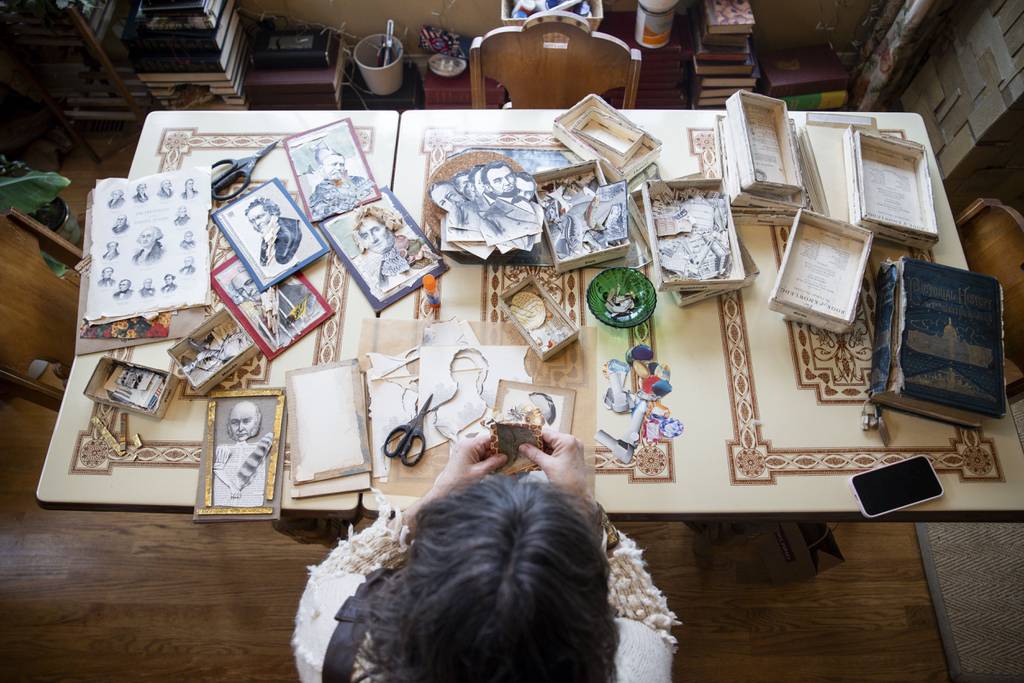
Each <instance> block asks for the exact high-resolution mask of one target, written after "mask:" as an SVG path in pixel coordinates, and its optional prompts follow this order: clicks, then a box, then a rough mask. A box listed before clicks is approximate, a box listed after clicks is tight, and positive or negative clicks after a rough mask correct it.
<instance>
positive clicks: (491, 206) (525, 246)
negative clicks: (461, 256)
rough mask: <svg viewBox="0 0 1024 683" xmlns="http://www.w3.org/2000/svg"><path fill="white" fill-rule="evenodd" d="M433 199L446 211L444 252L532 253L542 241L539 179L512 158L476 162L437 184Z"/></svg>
mask: <svg viewBox="0 0 1024 683" xmlns="http://www.w3.org/2000/svg"><path fill="white" fill-rule="evenodd" d="M430 198H431V199H432V200H433V201H434V203H435V204H437V205H438V206H439V207H441V209H443V210H444V211H445V217H444V219H443V220H442V221H441V250H442V251H447V252H459V251H462V252H466V253H468V254H472V255H473V256H476V257H477V258H480V259H486V258H487V257H488V256H490V255H491V254H492V253H494V251H495V250H497V251H498V252H500V253H502V254H507V253H509V252H511V251H514V250H516V249H521V250H523V251H530V250H531V249H533V247H534V246H535V245H536V244H537V242H539V241H540V239H541V229H542V226H543V224H544V212H543V210H542V209H541V207H540V204H539V203H538V202H537V183H536V181H534V179H533V176H532V175H530V174H529V173H526V172H525V171H518V172H517V171H515V170H514V168H513V162H512V160H511V159H507V160H500V159H499V160H496V161H492V162H490V163H486V164H478V165H476V166H473V167H471V168H469V169H467V170H465V171H461V172H459V173H457V174H455V176H454V177H452V178H451V179H450V180H443V181H440V182H437V183H434V184H433V185H432V186H431V187H430Z"/></svg>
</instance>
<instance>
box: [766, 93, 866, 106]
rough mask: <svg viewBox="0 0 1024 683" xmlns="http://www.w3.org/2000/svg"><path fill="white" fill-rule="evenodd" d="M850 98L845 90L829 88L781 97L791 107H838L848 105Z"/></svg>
mask: <svg viewBox="0 0 1024 683" xmlns="http://www.w3.org/2000/svg"><path fill="white" fill-rule="evenodd" d="M848 98H849V96H848V95H847V92H846V91H845V90H829V91H828V92H816V93H811V94H809V95H787V96H786V97H782V98H780V99H781V100H782V101H783V102H785V103H786V106H788V107H789V108H790V109H838V108H839V107H843V106H846V102H847V100H848Z"/></svg>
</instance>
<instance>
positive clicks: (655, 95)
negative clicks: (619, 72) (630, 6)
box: [600, 11, 693, 109]
mask: <svg viewBox="0 0 1024 683" xmlns="http://www.w3.org/2000/svg"><path fill="white" fill-rule="evenodd" d="M635 29H636V12H634V11H628V12H606V13H605V16H604V21H603V22H601V29H600V30H601V32H602V33H608V34H610V35H613V36H615V37H616V38H618V39H619V40H621V41H622V42H624V43H626V45H628V46H629V47H631V48H634V49H637V50H640V53H641V57H642V59H643V61H642V62H641V64H642V68H641V69H640V83H639V85H638V86H637V92H636V108H637V109H685V108H686V107H687V106H689V105H688V100H689V95H688V89H687V86H686V65H687V64H689V63H690V59H691V58H692V57H693V44H692V42H691V39H690V24H689V21H688V19H687V17H686V15H685V14H677V15H676V17H675V21H674V22H673V24H672V34H671V35H670V36H669V39H668V43H666V44H665V45H663V46H662V47H659V48H657V49H651V48H648V47H644V46H643V45H640V44H639V43H637V42H636V38H635V37H634V34H635ZM605 99H606V100H608V102H609V103H611V104H612V105H613V106H615V107H621V106H622V89H621V88H619V89H616V90H613V91H611V92H609V93H606V95H605Z"/></svg>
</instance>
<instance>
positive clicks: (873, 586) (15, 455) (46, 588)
mask: <svg viewBox="0 0 1024 683" xmlns="http://www.w3.org/2000/svg"><path fill="white" fill-rule="evenodd" d="M55 419H56V414H55V413H52V412H50V411H47V410H45V409H42V408H38V407H36V406H34V405H32V404H29V403H26V402H24V401H20V400H13V401H9V402H4V401H0V432H2V433H5V434H8V435H9V437H8V438H9V445H8V447H7V448H6V449H5V452H4V455H3V476H2V477H0V613H2V614H3V615H4V619H3V620H2V622H0V662H2V664H0V679H4V680H11V679H16V680H21V679H48V680H52V679H58V678H59V679H62V680H135V679H138V678H143V677H146V678H152V679H157V680H168V679H178V680H189V681H192V680H211V679H218V680H224V681H284V680H292V679H293V678H294V668H293V664H292V659H291V650H290V648H289V644H288V643H289V639H290V636H291V628H292V619H293V615H294V612H295V607H296V604H297V602H298V598H299V595H300V593H301V591H302V587H303V585H304V582H305V576H306V571H305V568H306V567H307V566H308V565H310V564H315V563H317V562H319V561H320V560H321V559H322V558H323V557H324V555H325V554H326V549H325V548H324V547H323V546H318V545H303V544H300V543H297V542H295V541H293V540H291V539H290V538H287V537H285V536H283V535H281V534H278V533H277V532H275V531H273V529H271V527H270V525H269V524H265V523H240V524H219V525H195V524H193V523H192V520H191V518H190V517H188V516H187V515H169V514H128V513H113V512H70V511H54V510H42V509H40V508H39V507H38V506H37V505H36V502H35V497H34V491H35V487H36V483H37V480H38V477H39V472H40V469H41V467H42V462H43V459H44V457H45V454H46V448H47V445H48V443H49V435H50V431H51V430H52V428H53V423H54V421H55ZM620 527H621V528H622V530H623V531H624V532H625V533H627V534H629V535H630V536H632V537H634V538H635V539H637V541H638V542H639V543H640V545H641V546H642V547H644V548H645V549H646V559H647V562H648V564H649V567H650V570H651V573H652V574H653V576H654V580H655V582H656V584H657V585H658V586H659V587H660V588H661V589H662V590H663V591H665V593H666V594H667V595H668V601H669V605H670V606H671V607H672V609H674V610H675V611H676V613H677V614H678V615H679V617H680V618H681V619H682V620H683V621H684V622H685V625H684V626H681V627H678V628H676V630H675V634H676V636H677V637H678V638H679V653H678V654H677V655H676V659H675V666H674V673H675V680H676V681H681V682H687V683H689V682H700V683H705V682H715V683H717V682H729V683H741V682H746V681H749V682H767V681H773V682H774V681H799V682H801V683H804V682H807V683H813V682H826V681H828V682H842V681H850V682H851V683H852V682H854V681H856V682H858V683H860V682H863V681H901V682H911V681H945V680H947V676H946V667H945V661H944V659H943V654H942V646H941V644H940V641H939V636H938V631H937V630H936V626H935V617H934V613H933V612H932V607H931V601H930V598H929V595H928V588H927V585H926V584H925V580H924V576H923V573H922V569H921V559H920V555H919V553H918V549H917V541H916V538H915V536H914V531H913V526H912V525H909V524H873V525H867V524H842V525H840V526H839V527H838V528H837V529H836V537H837V539H838V542H839V545H840V547H841V549H842V551H843V553H844V554H845V555H846V562H844V563H843V564H841V565H839V566H838V567H835V568H833V569H830V570H828V571H827V572H824V573H823V574H821V575H820V576H818V577H817V578H816V579H814V580H811V581H805V582H800V583H794V584H787V585H781V586H776V585H772V584H769V583H765V582H763V581H759V580H758V579H757V578H756V576H755V575H756V574H757V572H756V571H755V569H756V566H755V564H754V563H755V561H756V559H755V558H754V556H753V554H752V553H751V551H750V548H749V546H748V545H747V544H745V543H743V542H742V541H737V542H734V543H731V544H729V545H726V546H724V547H716V548H715V551H714V553H713V559H712V562H711V566H710V567H704V568H702V567H700V566H698V563H697V562H696V560H695V558H694V555H693V541H694V536H693V534H692V533H691V532H690V531H689V530H688V529H687V528H686V527H685V526H683V525H682V524H679V523H672V524H662V523H646V522H644V523H641V522H633V523H623V524H621V525H620Z"/></svg>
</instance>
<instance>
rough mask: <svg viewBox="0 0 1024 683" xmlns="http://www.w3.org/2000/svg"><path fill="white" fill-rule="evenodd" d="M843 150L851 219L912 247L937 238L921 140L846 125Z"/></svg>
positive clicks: (936, 226) (933, 206) (922, 246)
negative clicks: (914, 140)
mask: <svg viewBox="0 0 1024 683" xmlns="http://www.w3.org/2000/svg"><path fill="white" fill-rule="evenodd" d="M843 151H844V158H845V161H846V189H847V192H848V194H849V204H850V222H851V223H854V224H856V225H860V226H863V227H865V228H867V229H868V230H871V231H872V232H875V233H877V234H878V235H880V236H882V237H885V238H886V239H889V240H892V241H894V242H898V243H900V244H905V245H907V246H911V247H918V248H921V249H927V248H928V247H930V246H932V245H933V244H935V243H936V242H938V241H939V229H938V223H937V221H936V218H935V202H934V200H933V198H932V180H931V174H930V173H929V172H928V155H927V154H926V153H925V149H924V147H923V146H922V145H920V144H918V143H916V142H912V141H910V140H900V139H898V138H892V137H888V136H883V135H876V134H874V133H868V132H866V131H861V130H854V129H853V128H848V129H847V130H846V133H844V135H843Z"/></svg>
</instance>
